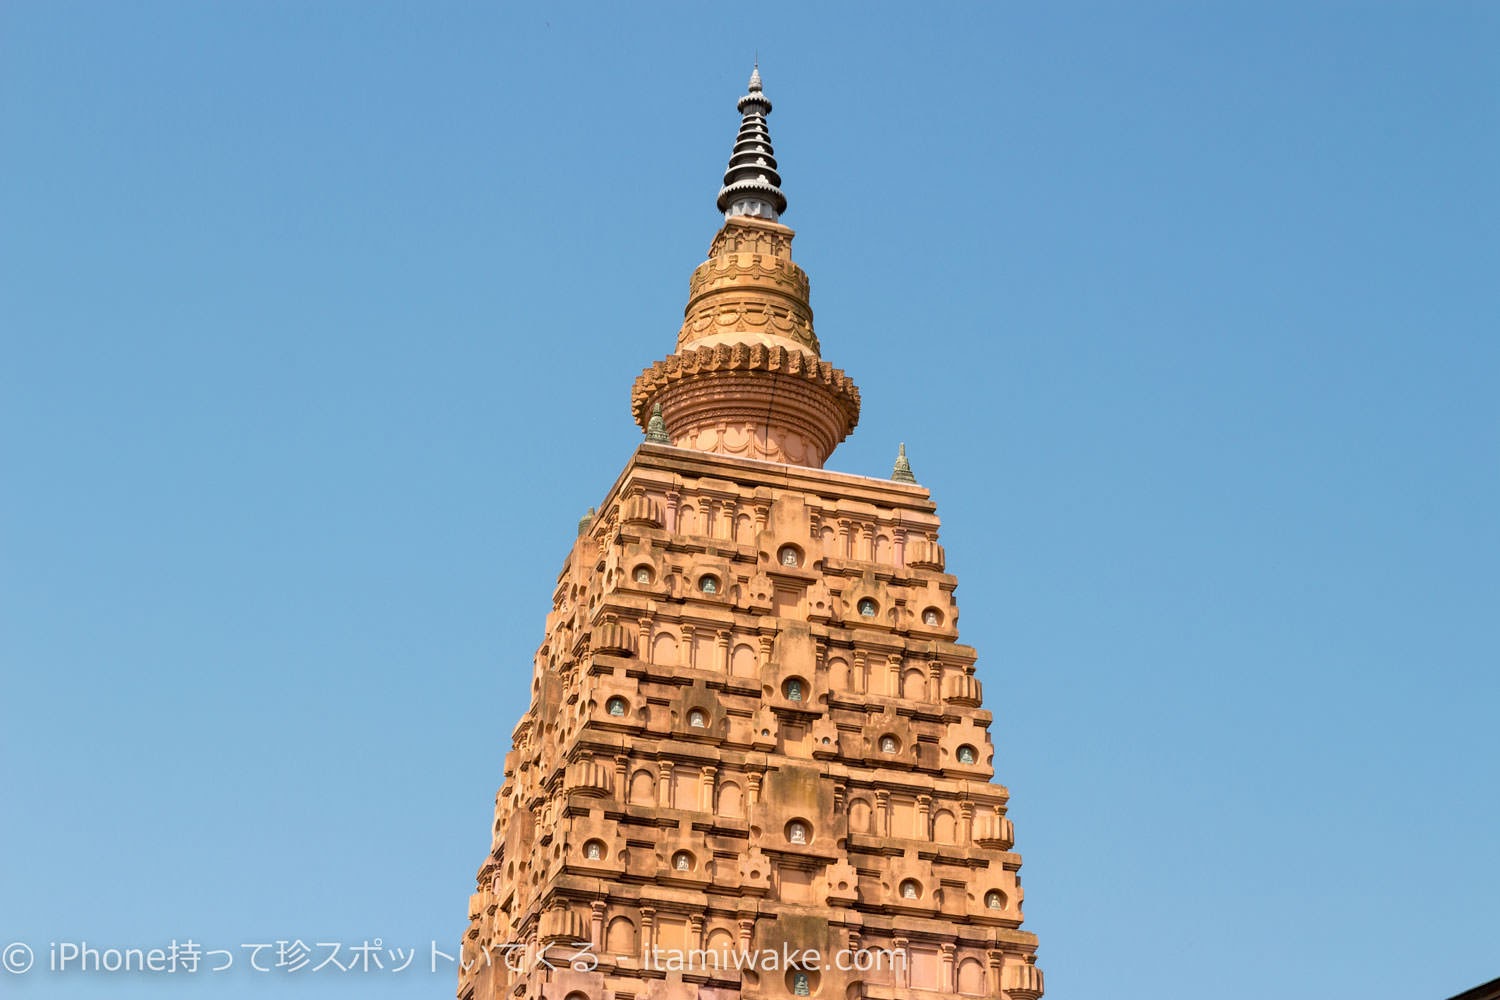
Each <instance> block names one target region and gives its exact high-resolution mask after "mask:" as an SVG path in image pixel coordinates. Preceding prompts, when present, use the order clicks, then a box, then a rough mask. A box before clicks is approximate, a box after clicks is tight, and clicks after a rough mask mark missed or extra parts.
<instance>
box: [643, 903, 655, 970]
mask: <svg viewBox="0 0 1500 1000" xmlns="http://www.w3.org/2000/svg"><path fill="white" fill-rule="evenodd" d="M655 950H656V907H654V906H643V907H641V953H642V954H644V955H651V954H652V952H654V951H655ZM652 957H653V958H655V956H654V955H653V956H652Z"/></svg>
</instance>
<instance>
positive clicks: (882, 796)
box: [875, 788, 891, 837]
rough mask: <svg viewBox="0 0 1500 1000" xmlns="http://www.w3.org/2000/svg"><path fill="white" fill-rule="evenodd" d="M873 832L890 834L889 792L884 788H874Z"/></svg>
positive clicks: (887, 835) (883, 834)
mask: <svg viewBox="0 0 1500 1000" xmlns="http://www.w3.org/2000/svg"><path fill="white" fill-rule="evenodd" d="M875 834H876V836H880V837H889V836H890V835H891V793H890V792H888V791H886V790H885V789H884V788H877V789H875Z"/></svg>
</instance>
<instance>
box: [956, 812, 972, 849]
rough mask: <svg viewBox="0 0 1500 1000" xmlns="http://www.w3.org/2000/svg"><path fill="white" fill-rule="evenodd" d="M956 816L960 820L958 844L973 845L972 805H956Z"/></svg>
mask: <svg viewBox="0 0 1500 1000" xmlns="http://www.w3.org/2000/svg"><path fill="white" fill-rule="evenodd" d="M958 815H959V818H960V820H961V822H960V823H959V829H958V842H959V844H960V845H966V844H972V843H974V803H972V802H960V803H959V804H958Z"/></svg>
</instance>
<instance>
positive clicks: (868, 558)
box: [854, 524, 875, 562]
mask: <svg viewBox="0 0 1500 1000" xmlns="http://www.w3.org/2000/svg"><path fill="white" fill-rule="evenodd" d="M854 558H856V559H863V560H864V561H865V562H874V561H875V525H873V524H861V525H860V526H859V551H858V552H857V553H855V556H854Z"/></svg>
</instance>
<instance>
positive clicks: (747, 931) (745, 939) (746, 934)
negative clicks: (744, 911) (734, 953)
mask: <svg viewBox="0 0 1500 1000" xmlns="http://www.w3.org/2000/svg"><path fill="white" fill-rule="evenodd" d="M735 927H736V928H737V929H738V930H739V932H740V951H741V952H748V951H749V950H750V944H751V942H752V941H754V940H755V921H754V920H753V919H747V918H745V917H741V918H740V919H739V920H736V921H735Z"/></svg>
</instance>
